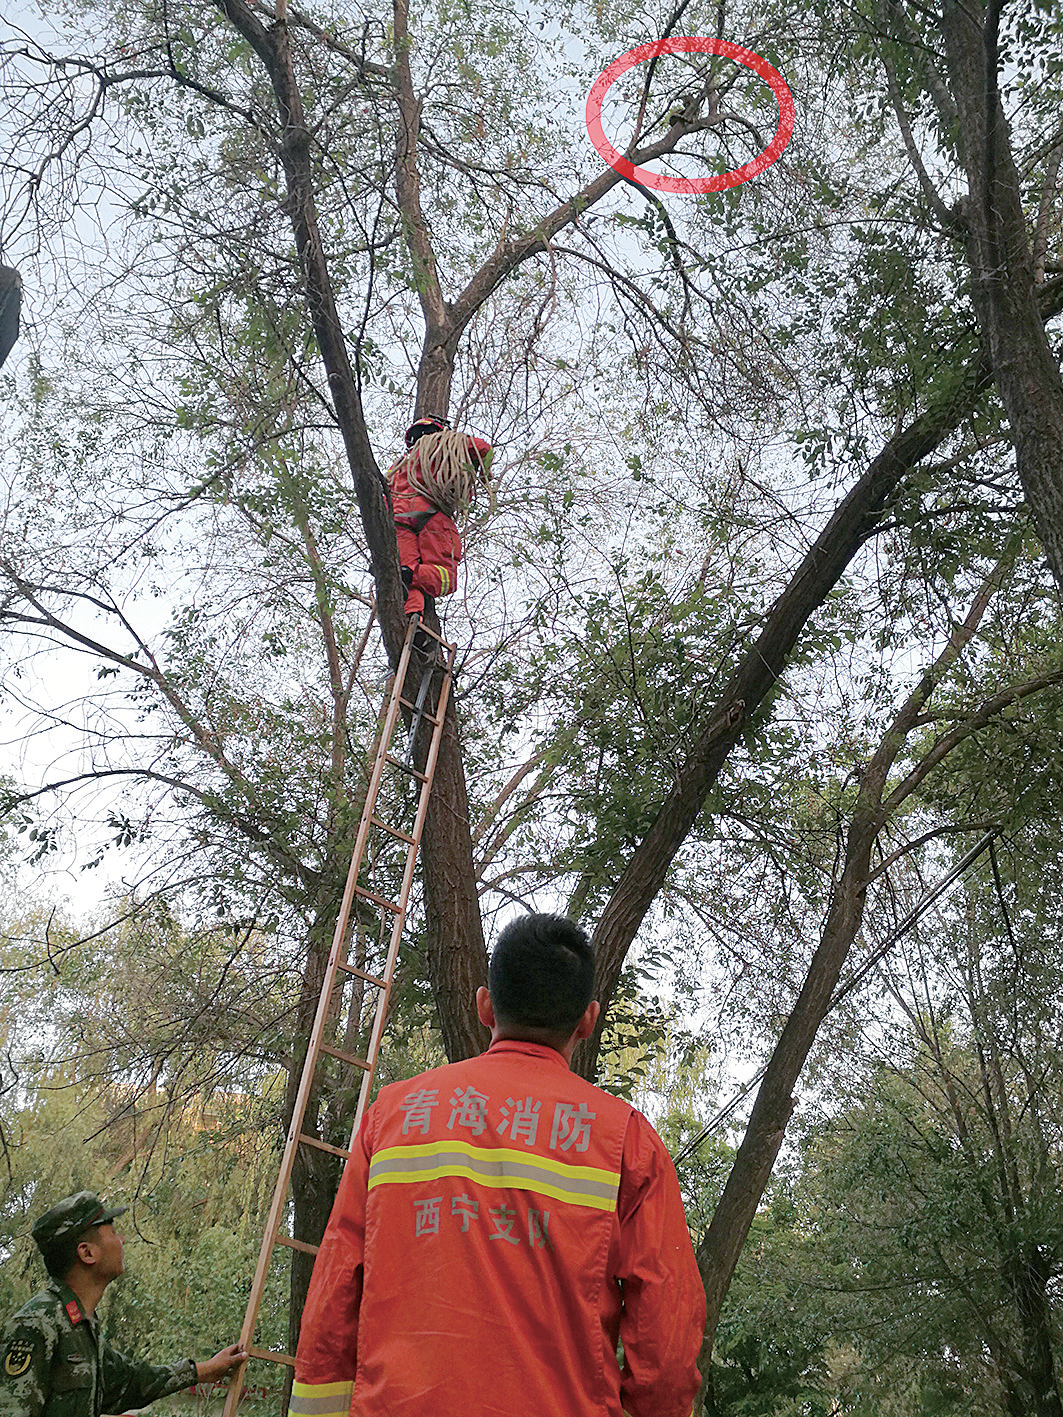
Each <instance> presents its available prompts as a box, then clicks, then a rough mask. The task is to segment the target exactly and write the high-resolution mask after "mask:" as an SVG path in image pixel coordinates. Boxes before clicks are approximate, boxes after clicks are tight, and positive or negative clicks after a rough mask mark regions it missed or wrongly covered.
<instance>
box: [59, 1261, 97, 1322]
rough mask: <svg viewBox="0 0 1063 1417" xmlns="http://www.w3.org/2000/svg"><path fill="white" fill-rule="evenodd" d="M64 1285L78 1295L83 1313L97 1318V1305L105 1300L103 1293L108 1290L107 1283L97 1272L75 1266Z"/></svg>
mask: <svg viewBox="0 0 1063 1417" xmlns="http://www.w3.org/2000/svg"><path fill="white" fill-rule="evenodd" d="M63 1283H64V1284H65V1285H66V1287H67V1288H68V1289H72V1290H73V1291H74V1293H75V1294H76V1295H77V1301H78V1304H79V1305H80V1306H81V1312H82V1313H83V1314H87V1315H88V1317H89V1318H90V1319H91V1318H95V1316H96V1305H97V1304H98V1303H99V1302H100V1300H101V1299H102V1298H103V1291H104V1290H105V1289H106V1288H107V1281H106V1280H105V1281H104V1282H103V1283H101V1282H100V1280H99V1279H98V1278H97V1276H96V1274H95V1272H94V1271H93V1270H91V1269H87V1268H85V1267H84V1266H82V1265H75V1266H74V1268H73V1269H72V1270H71V1271H70V1273H69V1274H68V1275H67V1277H66V1278H65V1279H64V1280H63Z"/></svg>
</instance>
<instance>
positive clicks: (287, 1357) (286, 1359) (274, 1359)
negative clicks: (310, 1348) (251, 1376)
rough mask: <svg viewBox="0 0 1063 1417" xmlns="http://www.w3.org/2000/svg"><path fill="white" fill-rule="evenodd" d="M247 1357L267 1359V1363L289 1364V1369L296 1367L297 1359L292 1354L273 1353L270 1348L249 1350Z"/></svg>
mask: <svg viewBox="0 0 1063 1417" xmlns="http://www.w3.org/2000/svg"><path fill="white" fill-rule="evenodd" d="M247 1356H248V1357H249V1358H265V1360H266V1362H267V1363H287V1365H288V1367H289V1368H294V1367H295V1359H294V1358H293V1357H292V1355H291V1354H290V1353H271V1352H270V1351H269V1349H268V1348H249V1349H248V1350H247Z"/></svg>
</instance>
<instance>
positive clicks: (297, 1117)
mask: <svg viewBox="0 0 1063 1417" xmlns="http://www.w3.org/2000/svg"><path fill="white" fill-rule="evenodd" d="M416 623H417V622H416V620H411V622H410V626H409V629H408V630H407V633H406V640H405V642H404V644H403V647H402V653H401V654H400V656H399V663H398V667H397V669H396V671H395V679H394V683H393V686H392V692H391V697H390V700H389V702H388V711H387V714H386V716H385V719H384V725H383V727H382V729H381V734H380V740H379V742H378V745H377V751H376V757H375V760H374V763H373V770H372V773H371V774H370V782H369V791H368V792H367V794H366V800H365V805H364V807H363V809H362V820H361V822H360V824H359V828H358V837H357V840H356V842H355V848H354V851H353V853H352V854H351V864H350V867H349V868H348V871H347V881H346V884H345V886H344V892H343V900H342V902H341V904H340V911H339V915H338V916H337V917H336V928H335V930H334V931H333V936H332V948H331V949H330V951H329V958H328V963H327V965H326V967H325V977H324V979H323V980H322V984H321V993H320V994H319V996H318V1003H317V1010H316V1012H315V1015H314V1023H313V1026H312V1028H311V1030H310V1041H309V1045H308V1047H307V1051H306V1058H305V1059H304V1061H303V1070H302V1074H301V1076H300V1078H299V1089H298V1092H297V1093H296V1097H295V1104H294V1108H293V1111H292V1120H291V1123H290V1125H289V1127H288V1135H287V1137H286V1139H285V1143H284V1151H283V1153H282V1155H281V1166H280V1173H279V1175H278V1176H277V1184H276V1186H275V1188H274V1192H273V1200H272V1202H271V1203H270V1208H269V1215H268V1217H267V1220H266V1229H265V1231H264V1233H263V1235H262V1244H261V1246H260V1247H259V1253H258V1262H257V1264H256V1266H255V1274H254V1278H253V1279H252V1281H251V1291H250V1293H249V1295H248V1300H247V1309H246V1311H245V1314H244V1322H243V1324H242V1326H241V1329H240V1344H241V1347H243V1348H245V1349H248V1351H250V1344H251V1339H252V1338H253V1336H254V1330H255V1325H256V1323H257V1321H258V1311H259V1309H260V1308H261V1306H262V1297H263V1295H264V1293H265V1289H266V1277H267V1274H268V1272H269V1265H270V1260H271V1259H272V1257H273V1251H274V1250H275V1249H276V1246H277V1233H278V1231H279V1230H280V1222H281V1213H282V1211H283V1209H284V1205H285V1202H286V1200H287V1196H288V1187H289V1184H290V1182H291V1176H292V1169H293V1168H294V1166H295V1152H296V1148H297V1147H298V1145H299V1135H300V1133H301V1131H302V1126H303V1117H304V1116H305V1115H306V1105H307V1102H308V1100H309V1097H310V1089H311V1087H312V1086H313V1081H314V1073H315V1071H316V1069H317V1062H318V1058H319V1057H320V1049H321V1039H322V1037H323V1035H324V1029H325V1021H326V1019H327V1016H328V1008H329V1003H330V1002H331V997H332V988H333V984H334V982H335V979H336V974H337V972H338V965H339V961H340V955H341V953H342V952H343V944H344V940H345V937H346V934H347V922H348V920H349V918H350V913H351V905H352V903H353V901H354V888H355V886H356V885H357V883H358V874H359V872H360V870H361V864H362V856H363V855H364V852H365V843H366V841H367V840H368V837H369V831H370V826H371V820H370V819H371V818H372V815H373V812H374V810H375V807H376V798H377V794H378V793H379V790H380V782H381V779H382V777H383V772H384V765H385V762H386V758H387V752H388V749H389V747H390V744H391V738H392V736H393V734H394V731H395V724H396V722H397V721H398V716H399V698H400V697H401V692H402V683H403V679H404V677H405V673H406V667H407V665H408V664H409V660H410V653H411V648H412V645H413V632H414V626H415V625H416ZM367 1076H368V1074H367ZM261 1351H262V1350H260V1353H261ZM279 1361H283V1359H281V1360H279ZM246 1367H247V1363H246V1360H245V1362H244V1363H241V1364H240V1366H239V1367H238V1368H236V1369H235V1370H234V1371H233V1374H232V1377H231V1378H230V1381H229V1390H228V1392H227V1393H226V1397H225V1408H224V1412H223V1417H231V1414H232V1412H233V1411H235V1408H236V1404H237V1402H238V1401H239V1395H240V1390H241V1388H242V1386H243V1376H244V1371H245V1369H246Z"/></svg>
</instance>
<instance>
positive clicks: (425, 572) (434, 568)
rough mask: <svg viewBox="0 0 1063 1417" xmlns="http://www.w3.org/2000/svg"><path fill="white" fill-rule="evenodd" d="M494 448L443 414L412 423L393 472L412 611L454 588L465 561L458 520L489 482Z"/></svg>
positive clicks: (393, 501) (408, 605)
mask: <svg viewBox="0 0 1063 1417" xmlns="http://www.w3.org/2000/svg"><path fill="white" fill-rule="evenodd" d="M491 453H492V448H491V445H490V443H485V442H484V440H483V439H482V438H474V437H473V436H472V435H471V434H469V433H459V432H458V431H457V430H455V429H452V428H448V427H447V423H446V420H445V419H442V418H432V417H425V418H418V419H417V420H416V422H414V423H412V424H411V425H410V427H409V428H407V430H406V452H405V454H404V455H403V456H402V457H401V458H400V459H399V461H398V462H397V463H396V464H395V465H394V467H392V468H391V469H390V470H389V472H388V488H389V489H390V492H391V509H392V515H393V516H394V518H395V535H396V536H397V538H398V543H399V563H400V565H401V566H402V580H403V584H404V586H405V587H406V604H405V607H404V609H405V611H406V614H407V615H414V614H417V613H419V612H421V611H423V610H424V598H425V596H426V595H430V596H440V595H450V593H451V592H452V591H453V590H454V587H455V585H456V584H457V569H458V562H459V561H460V560H461V536H460V534H459V532H458V528H457V526H456V525H455V521H454V519H455V517H457V516H459V515H460V514H461V513H462V512H463V511H465V510H466V509H467V508H468V507H469V506H470V504H471V503H472V500H473V498H474V497H475V495H476V489H477V485H478V484H486V483H487V480H488V475H489V470H490V466H491Z"/></svg>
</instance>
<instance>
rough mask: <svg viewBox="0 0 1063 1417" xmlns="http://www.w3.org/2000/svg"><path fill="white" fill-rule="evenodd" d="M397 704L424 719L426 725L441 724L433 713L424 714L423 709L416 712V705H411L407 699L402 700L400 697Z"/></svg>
mask: <svg viewBox="0 0 1063 1417" xmlns="http://www.w3.org/2000/svg"><path fill="white" fill-rule="evenodd" d="M399 703H400V704H401V705H402V706H403V708H408V709H409V710H410V712H411V713H416V714H418V716H419V717H420V718H423V719H425V720H426V721H427V722H428V723H436V724H438V723H440V722H442V720H441V719H440V718H439V716H438V715H437V714H434V713H425V711H424V709H423V708H421V709H420V710H418V708H417V705H416V704H411V703H410V701H409V699H404V698H402V697H401V696H400V698H399Z"/></svg>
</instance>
